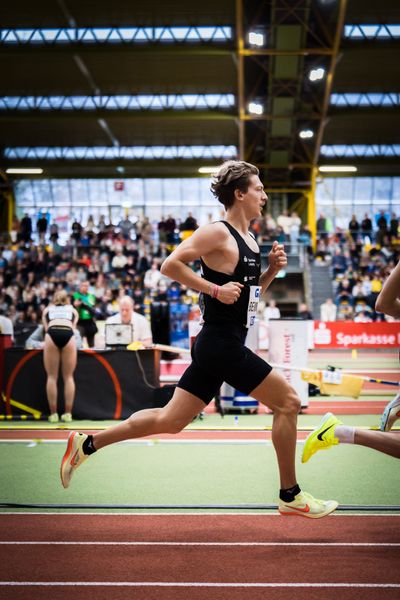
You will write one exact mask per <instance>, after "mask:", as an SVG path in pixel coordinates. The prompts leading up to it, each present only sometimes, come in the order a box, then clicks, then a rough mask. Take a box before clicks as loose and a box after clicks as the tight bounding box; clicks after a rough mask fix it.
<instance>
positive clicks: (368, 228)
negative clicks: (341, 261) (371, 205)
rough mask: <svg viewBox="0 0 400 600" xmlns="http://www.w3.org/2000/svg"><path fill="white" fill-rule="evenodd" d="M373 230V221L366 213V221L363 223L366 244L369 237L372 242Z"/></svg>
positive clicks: (362, 228)
mask: <svg viewBox="0 0 400 600" xmlns="http://www.w3.org/2000/svg"><path fill="white" fill-rule="evenodd" d="M372 234H373V229H372V221H371V219H370V218H369V216H368V213H365V215H364V219H363V220H362V221H361V235H362V239H363V242H364V243H365V240H366V238H367V237H368V238H369V239H370V241H372V237H373V235H372Z"/></svg>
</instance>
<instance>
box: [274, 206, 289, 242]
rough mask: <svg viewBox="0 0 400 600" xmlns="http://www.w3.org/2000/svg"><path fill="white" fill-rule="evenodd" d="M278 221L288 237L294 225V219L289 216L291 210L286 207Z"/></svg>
mask: <svg viewBox="0 0 400 600" xmlns="http://www.w3.org/2000/svg"><path fill="white" fill-rule="evenodd" d="M277 223H278V225H279V226H280V227H282V229H283V231H284V233H285V236H286V238H288V237H289V234H290V227H291V225H292V219H291V217H289V212H288V211H287V210H286V209H285V210H284V211H283V213H282V214H281V215H279V217H278V218H277Z"/></svg>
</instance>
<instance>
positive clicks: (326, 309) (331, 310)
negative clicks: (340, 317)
mask: <svg viewBox="0 0 400 600" xmlns="http://www.w3.org/2000/svg"><path fill="white" fill-rule="evenodd" d="M336 313H337V307H336V304H334V303H333V300H332V298H327V299H326V300H325V302H324V303H323V304H321V321H324V322H325V323H328V322H330V321H336Z"/></svg>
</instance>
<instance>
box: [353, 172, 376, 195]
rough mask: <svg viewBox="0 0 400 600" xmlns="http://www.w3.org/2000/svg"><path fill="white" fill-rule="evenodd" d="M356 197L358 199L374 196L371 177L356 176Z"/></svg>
mask: <svg viewBox="0 0 400 600" xmlns="http://www.w3.org/2000/svg"><path fill="white" fill-rule="evenodd" d="M354 198H355V199H356V200H367V199H368V198H372V178H371V177H357V178H355V187H354Z"/></svg>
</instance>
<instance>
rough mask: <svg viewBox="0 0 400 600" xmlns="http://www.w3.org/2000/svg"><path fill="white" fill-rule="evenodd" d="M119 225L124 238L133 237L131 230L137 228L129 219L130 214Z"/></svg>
mask: <svg viewBox="0 0 400 600" xmlns="http://www.w3.org/2000/svg"><path fill="white" fill-rule="evenodd" d="M118 227H119V229H120V230H121V233H122V237H123V238H124V240H129V239H131V231H132V229H134V228H135V225H134V224H133V223H132V221H131V220H130V219H129V217H128V215H127V216H126V217H125V219H122V221H120V222H119V223H118Z"/></svg>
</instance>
